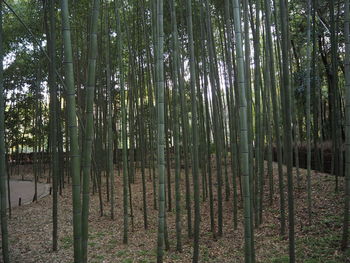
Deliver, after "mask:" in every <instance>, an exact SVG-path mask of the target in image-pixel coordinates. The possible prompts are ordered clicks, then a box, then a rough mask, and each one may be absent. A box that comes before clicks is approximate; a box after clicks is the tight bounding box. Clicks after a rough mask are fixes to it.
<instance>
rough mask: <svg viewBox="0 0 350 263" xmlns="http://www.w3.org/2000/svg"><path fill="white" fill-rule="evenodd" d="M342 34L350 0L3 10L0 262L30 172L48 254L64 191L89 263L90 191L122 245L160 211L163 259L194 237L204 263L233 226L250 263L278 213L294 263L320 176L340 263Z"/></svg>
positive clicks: (347, 124)
mask: <svg viewBox="0 0 350 263" xmlns="http://www.w3.org/2000/svg"><path fill="white" fill-rule="evenodd" d="M349 26H350V15H349V0H340V1H335V0H331V1H324V0H308V1H301V0H297V1H288V0H278V1H277V0H264V1H259V0H250V1H248V0H224V1H215V0H195V1H192V0H168V1H163V0H132V1H123V0H90V1H87V0H81V1H69V0H59V1H55V0H43V1H27V0H25V1H16V0H6V1H4V0H0V60H1V65H0V194H1V198H0V200H1V202H0V204H1V236H2V245H1V248H2V258H3V262H5V263H8V262H12V261H11V253H10V252H11V242H9V237H11V231H8V220H9V217H10V216H11V198H9V197H10V193H8V192H9V191H11V189H10V188H9V185H10V184H9V181H10V180H11V179H12V178H17V177H21V171H20V168H19V167H20V166H21V164H23V163H30V165H32V167H33V181H34V184H35V195H34V198H33V201H36V202H40V201H39V200H38V199H39V198H38V195H37V191H38V190H37V185H38V182H39V181H40V180H41V179H42V178H45V179H46V180H47V182H48V183H50V184H52V189H51V191H52V225H51V227H52V239H51V240H52V250H53V251H57V250H59V236H60V221H59V201H58V200H59V196H61V195H62V193H63V192H64V191H65V188H66V187H68V185H69V187H71V192H72V195H71V200H72V203H71V205H72V215H71V218H72V225H73V233H72V235H73V244H72V247H73V251H74V262H75V263H86V262H90V261H89V258H88V255H89V253H88V250H89V246H90V245H89V244H90V243H89V238H90V235H89V226H91V225H93V224H94V222H92V221H91V220H90V218H89V212H90V210H91V204H90V203H91V202H90V199H91V196H92V195H94V194H95V193H96V194H97V195H98V199H99V207H98V209H99V213H100V216H101V217H105V216H109V218H110V224H111V226H112V227H113V228H118V229H120V233H121V235H122V237H121V238H122V243H123V244H125V246H128V244H129V245H130V233H131V232H133V231H134V229H135V224H137V223H135V222H136V221H137V220H136V218H135V214H137V213H136V212H135V210H138V209H140V210H142V219H141V218H140V220H142V223H143V225H142V227H143V228H144V230H143V231H145V235H147V233H149V232H147V231H149V228H150V225H151V224H153V223H154V222H153V221H152V220H151V219H150V218H152V215H153V214H157V215H158V216H157V226H158V228H157V242H156V243H157V247H156V248H155V250H156V254H157V256H156V260H157V262H163V261H164V257H165V254H166V253H167V252H165V251H171V249H172V246H174V249H176V251H177V252H178V253H179V254H181V253H182V251H183V246H184V244H186V243H187V242H188V241H189V240H190V241H189V242H191V244H192V249H193V250H192V252H191V253H192V258H191V261H192V262H202V258H203V255H202V248H203V246H205V245H206V244H203V243H202V237H203V235H205V234H206V233H205V232H204V231H203V229H210V233H211V234H210V235H211V236H212V237H213V240H218V239H220V238H222V237H224V236H225V235H226V234H227V229H228V228H229V229H232V230H233V231H242V232H243V233H242V234H243V235H244V245H243V244H242V251H239V253H242V255H244V259H245V262H246V263H252V262H258V261H259V254H258V253H257V250H256V247H261V246H263V244H259V243H258V241H256V231H257V230H259V229H260V228H261V227H264V223H265V222H266V221H267V222H269V221H268V220H269V218H267V217H266V213H267V212H266V211H268V210H269V209H273V207H274V205H276V206H277V207H278V214H279V216H278V217H279V218H278V221H279V225H276V226H274V227H275V228H278V229H279V234H280V237H281V238H282V239H283V238H286V239H287V240H288V244H289V252H288V261H289V262H299V261H300V260H299V258H298V256H300V253H298V246H297V244H298V237H297V236H298V235H296V231H298V229H296V228H297V226H298V225H301V228H302V227H304V226H307V227H311V226H315V225H316V223H315V222H316V221H315V220H316V219H315V218H317V214H316V213H315V212H314V211H315V209H317V207H315V202H314V201H315V200H314V198H315V196H319V195H318V193H315V191H314V190H313V189H314V185H313V183H312V182H313V179H314V177H316V176H320V175H319V173H328V174H330V175H332V180H331V181H332V184H333V187H334V192H335V194H336V195H338V197H339V198H338V199H339V200H340V201H339V202H341V204H342V206H343V207H344V211H342V218H343V220H342V223H343V224H342V231H339V233H338V236H341V241H340V239H339V242H338V243H339V244H338V246H339V249H340V250H342V251H343V252H340V253H344V256H345V257H346V255H347V254H346V253H348V252H347V249H348V239H349V238H348V236H349V229H348V228H349V213H350V211H349V209H350V53H349V52H350V50H349V49H350V28H349ZM275 162H276V164H274V163H275ZM46 169H48V171H47V170H46ZM303 169H306V172H305V173H304V172H303ZM119 177H120V178H121V180H119ZM343 178H344V180H343ZM22 179H24V176H23V174H22ZM343 181H344V182H343ZM116 182H119V183H116ZM137 184H140V189H141V190H140V192H139V191H137V190H136V191H135V190H134V189H135V187H134V185H137ZM301 192H305V196H306V197H307V198H306V200H305V202H306V203H307V206H306V207H307V208H306V209H305V214H306V215H307V216H305V217H298V216H297V213H296V210H297V207H296V205H295V198H297V197H298V196H300V193H301ZM50 193H51V192H50ZM119 194H120V196H121V198H117V196H119ZM149 196H152V197H149ZM105 199H106V200H105ZM135 199H137V200H142V201H141V202H140V204H137V206H136V207H134V206H135V202H134V200H135ZM7 200H8V201H7ZM106 202H108V208H106V207H105V203H106ZM206 207H207V209H206ZM118 211H122V212H121V213H120V214H119V213H118ZM203 211H207V212H208V214H207V215H205V216H207V217H208V218H209V219H208V222H210V226H208V228H206V227H204V226H203V222H204V219H203ZM227 211H229V213H230V214H231V215H230V216H232V220H231V221H230V224H229V225H228V224H227V223H225V222H227V221H226V220H225V219H227ZM172 212H174V215H175V217H174V218H175V219H174V222H173V221H171V220H168V217H169V216H171V213H172ZM118 215H121V218H122V221H123V224H122V225H115V224H114V222H115V221H116V217H117V216H118ZM225 217H226V218H225ZM173 223H174V226H173V225H170V224H173ZM240 225H241V226H242V225H243V227H242V228H239V226H240ZM172 231H173V232H174V236H175V238H176V240H175V241H174V242H172V240H171V236H172V235H171V234H172ZM232 242H235V240H232ZM237 253H238V252H237ZM242 257H243V256H242ZM23 262H25V260H24V261H23ZM276 262H277V261H276ZM278 262H279V261H278Z"/></svg>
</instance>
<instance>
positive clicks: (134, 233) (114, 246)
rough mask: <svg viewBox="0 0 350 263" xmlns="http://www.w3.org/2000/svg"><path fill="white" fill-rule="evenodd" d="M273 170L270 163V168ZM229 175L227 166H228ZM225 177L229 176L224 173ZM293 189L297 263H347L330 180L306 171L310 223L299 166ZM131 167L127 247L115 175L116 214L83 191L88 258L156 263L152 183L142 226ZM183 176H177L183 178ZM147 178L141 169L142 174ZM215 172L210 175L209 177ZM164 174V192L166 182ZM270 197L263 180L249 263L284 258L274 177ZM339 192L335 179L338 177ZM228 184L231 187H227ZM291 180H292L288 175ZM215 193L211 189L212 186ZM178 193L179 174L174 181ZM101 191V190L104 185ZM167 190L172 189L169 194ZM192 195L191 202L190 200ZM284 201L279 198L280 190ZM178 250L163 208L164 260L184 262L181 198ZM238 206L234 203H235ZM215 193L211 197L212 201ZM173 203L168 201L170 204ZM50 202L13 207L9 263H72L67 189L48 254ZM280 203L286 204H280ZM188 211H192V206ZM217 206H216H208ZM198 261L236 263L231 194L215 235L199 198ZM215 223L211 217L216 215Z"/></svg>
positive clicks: (187, 248) (186, 244)
mask: <svg viewBox="0 0 350 263" xmlns="http://www.w3.org/2000/svg"><path fill="white" fill-rule="evenodd" d="M274 171H276V167H274ZM229 172H230V170H229ZM229 174H230V173H229ZM301 174H302V180H301V183H300V185H301V186H302V187H301V188H297V187H295V192H294V193H295V214H296V227H295V230H296V240H297V243H296V255H297V259H298V260H297V262H309V263H311V262H350V257H349V256H347V255H344V254H342V252H340V251H339V242H340V238H341V220H342V210H343V195H342V194H335V193H334V185H335V183H334V177H331V176H329V175H326V174H315V173H313V174H312V198H313V205H312V207H313V214H312V224H311V225H310V224H309V223H308V220H307V205H306V200H307V195H306V188H305V185H306V173H305V171H304V170H301ZM140 177H141V175H140V173H139V171H138V173H137V176H136V182H135V184H133V185H132V192H133V211H134V219H133V221H134V226H133V227H132V226H131V222H130V226H129V229H130V232H129V244H128V245H123V243H122V236H123V209H122V180H121V179H122V178H120V177H118V176H116V182H115V186H116V190H115V194H116V202H115V203H116V207H115V209H114V211H115V213H116V215H115V220H111V218H110V204H109V203H107V202H106V194H105V192H104V195H103V197H104V211H105V215H104V216H103V217H101V216H100V211H99V199H98V194H95V195H93V196H91V202H90V217H89V222H90V223H89V224H90V225H89V236H90V238H89V251H88V258H89V262H124V263H127V262H140V263H141V262H144V263H145V262H156V241H157V216H158V211H156V210H154V209H153V191H152V182H151V181H149V180H148V182H147V202H148V219H149V228H148V229H147V230H144V227H143V211H142V185H141V178H140ZM183 177H184V176H183ZM147 178H148V173H147ZM213 178H216V177H215V174H214V177H213ZM173 181H174V180H173V179H172V191H174V183H173ZM274 181H275V195H274V199H273V204H272V206H269V205H268V199H267V198H268V179H267V178H266V180H265V193H266V195H265V200H264V213H263V223H262V224H261V225H260V226H259V228H256V229H255V251H256V258H257V262H288V239H287V237H282V238H281V237H280V236H279V225H280V224H279V197H278V188H277V185H278V183H277V182H278V180H277V175H275V176H274ZM339 182H340V188H339V189H340V192H342V191H343V188H342V187H343V180H342V179H340V180H339ZM231 185H232V184H231ZM295 185H297V184H296V180H295ZM213 189H214V190H215V192H216V190H217V188H216V187H215V186H214V188H213ZM182 190H183V192H184V178H182ZM104 191H105V189H104ZM173 193H174V192H173ZM192 200H193V199H192ZM286 200H287V195H286ZM182 203H183V204H182V228H183V231H182V234H183V235H182V241H183V251H182V252H181V253H179V252H176V238H175V224H174V222H175V212H174V210H175V209H174V208H173V209H172V212H168V213H167V220H168V230H169V240H170V250H169V251H167V252H166V253H165V258H164V262H191V259H192V258H191V257H192V240H191V239H189V238H188V237H187V224H186V222H187V219H186V211H185V210H184V207H185V206H184V196H182ZM240 203H241V201H240ZM216 204H217V198H216V196H215V205H216ZM173 206H174V201H173ZM51 207H52V200H51V197H50V196H47V197H45V198H43V199H41V200H39V201H38V202H37V203H32V204H30V205H26V206H22V207H16V208H14V209H13V211H12V218H11V219H10V220H9V233H10V255H11V262H18V263H29V262H33V263H34V262H35V263H39V262H45V263H53V262H57V263H58V262H59V263H64V262H73V238H72V204H71V188H70V186H67V187H66V188H65V189H64V191H63V195H62V196H60V197H59V212H58V215H59V250H58V252H52V248H51V243H52V237H51V233H52V218H51V217H52V209H51ZM286 208H287V202H286ZM192 211H193V210H192ZM215 211H217V210H215ZM201 216H202V218H201V234H200V262H222V263H226V262H244V239H243V217H242V207H241V205H240V207H239V224H238V229H237V230H234V229H233V223H232V220H233V217H232V195H231V197H230V201H225V202H224V225H223V226H224V227H223V231H224V234H223V237H220V238H213V234H212V233H211V232H210V219H209V202H208V201H206V202H202V203H201ZM216 222H217V218H216Z"/></svg>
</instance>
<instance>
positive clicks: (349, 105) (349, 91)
mask: <svg viewBox="0 0 350 263" xmlns="http://www.w3.org/2000/svg"><path fill="white" fill-rule="evenodd" d="M349 2H350V1H349V0H345V6H344V38H345V61H344V67H345V70H344V72H345V99H346V111H345V115H346V120H345V121H346V123H345V132H346V136H345V151H346V152H345V158H346V159H345V202H344V221H343V236H342V242H341V248H342V250H345V249H347V246H348V239H349V207H350V10H349V5H350V3H349Z"/></svg>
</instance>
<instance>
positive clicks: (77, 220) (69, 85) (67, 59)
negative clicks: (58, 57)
mask: <svg viewBox="0 0 350 263" xmlns="http://www.w3.org/2000/svg"><path fill="white" fill-rule="evenodd" d="M61 14H62V35H63V42H64V61H63V63H64V69H65V85H66V100H67V115H68V125H67V126H68V127H69V144H70V154H69V155H70V172H71V177H72V193H73V235H74V262H75V263H81V262H82V247H81V200H80V156H79V146H78V127H77V114H76V106H75V89H74V72H73V57H72V43H71V30H70V23H69V11H68V0H61Z"/></svg>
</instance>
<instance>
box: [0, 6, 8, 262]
mask: <svg viewBox="0 0 350 263" xmlns="http://www.w3.org/2000/svg"><path fill="white" fill-rule="evenodd" d="M2 8H3V7H2V1H0V196H1V199H0V201H1V202H0V213H1V237H2V238H1V244H2V259H3V261H4V263H9V262H10V257H9V242H8V229H7V214H6V210H7V205H6V167H5V161H6V160H5V159H6V156H5V154H6V151H5V96H4V77H3V59H4V57H3V54H4V53H3V30H2V22H3V21H2V16H3V13H2V12H3V11H2V10H3V9H2Z"/></svg>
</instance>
